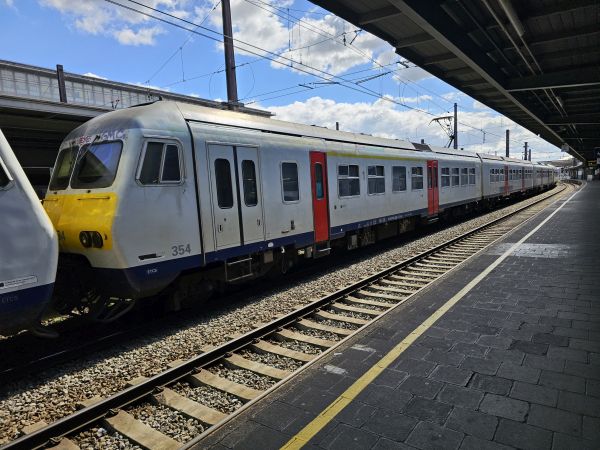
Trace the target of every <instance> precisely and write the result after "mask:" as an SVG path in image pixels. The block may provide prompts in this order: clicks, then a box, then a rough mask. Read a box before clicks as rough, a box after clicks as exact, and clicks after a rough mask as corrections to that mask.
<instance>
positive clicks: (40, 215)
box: [0, 131, 58, 335]
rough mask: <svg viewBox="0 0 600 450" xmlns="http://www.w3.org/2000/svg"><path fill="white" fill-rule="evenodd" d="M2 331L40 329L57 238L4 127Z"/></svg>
mask: <svg viewBox="0 0 600 450" xmlns="http://www.w3.org/2000/svg"><path fill="white" fill-rule="evenodd" d="M0 211H1V212H0V334H10V333H13V332H17V331H19V330H21V329H23V328H31V327H32V324H33V327H34V328H35V329H36V330H37V332H38V333H39V334H45V335H46V334H47V333H50V331H44V330H43V329H41V328H39V329H38V328H37V327H36V324H38V323H39V319H40V317H41V314H42V312H43V311H44V309H45V308H46V306H47V305H48V303H49V301H50V298H51V296H52V289H53V286H54V279H55V276H56V266H57V260H58V239H57V237H56V232H55V230H54V227H53V226H52V223H51V222H50V219H49V218H48V215H47V214H46V212H45V211H44V209H43V207H42V204H41V203H40V201H39V199H38V197H37V195H36V193H35V191H34V189H33V187H32V186H31V184H30V183H29V180H28V179H27V177H26V176H25V173H24V172H23V169H22V168H21V165H20V164H19V162H18V161H17V158H16V157H15V154H14V153H13V151H12V149H11V147H10V145H9V144H8V142H7V141H6V138H5V137H4V134H3V133H2V131H0Z"/></svg>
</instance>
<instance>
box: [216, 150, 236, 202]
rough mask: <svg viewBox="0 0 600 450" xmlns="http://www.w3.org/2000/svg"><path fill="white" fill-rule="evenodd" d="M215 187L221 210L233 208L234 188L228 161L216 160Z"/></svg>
mask: <svg viewBox="0 0 600 450" xmlns="http://www.w3.org/2000/svg"><path fill="white" fill-rule="evenodd" d="M215 185H216V186H217V204H218V205H219V208H221V209H228V208H231V207H233V187H232V185H231V165H230V164H229V160H228V159H224V158H217V159H215Z"/></svg>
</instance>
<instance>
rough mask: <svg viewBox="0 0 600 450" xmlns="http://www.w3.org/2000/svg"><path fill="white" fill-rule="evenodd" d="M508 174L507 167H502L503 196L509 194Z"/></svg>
mask: <svg viewBox="0 0 600 450" xmlns="http://www.w3.org/2000/svg"><path fill="white" fill-rule="evenodd" d="M508 175H509V173H508V166H504V195H508V193H509V189H510V188H509V186H510V185H509V183H510V180H509V176H508Z"/></svg>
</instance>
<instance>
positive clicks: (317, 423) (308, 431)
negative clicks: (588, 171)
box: [281, 186, 585, 450]
mask: <svg viewBox="0 0 600 450" xmlns="http://www.w3.org/2000/svg"><path fill="white" fill-rule="evenodd" d="M584 188H585V186H584V187H583V188H581V189H579V190H578V191H577V192H575V193H574V194H573V195H571V196H570V197H569V198H568V199H567V200H565V201H564V202H563V204H562V205H560V206H559V207H558V208H556V209H555V210H554V211H553V212H552V213H551V214H550V215H549V216H548V217H546V218H545V219H544V220H543V221H542V222H541V223H540V224H539V225H537V226H536V227H535V228H534V229H533V230H531V231H530V232H529V233H527V234H526V235H525V236H523V237H522V238H521V239H520V240H519V241H518V242H516V243H514V244H513V245H512V246H511V247H510V248H509V249H508V250H506V251H505V252H504V253H503V254H502V255H500V256H499V257H498V258H497V259H496V260H495V261H494V262H492V263H491V264H490V265H489V266H488V267H486V268H485V270H484V271H483V272H481V273H480V274H479V275H477V276H476V277H475V278H473V279H472V280H471V281H470V282H469V283H468V284H467V285H466V286H464V287H463V288H462V289H461V290H460V291H458V292H457V293H456V294H455V295H454V296H453V297H452V298H451V299H450V300H448V301H447V302H446V303H444V304H443V305H442V306H441V307H440V308H439V309H437V310H436V311H435V312H434V313H433V314H431V315H430V316H429V317H428V318H427V319H426V320H425V321H424V322H423V323H421V324H420V325H419V326H418V327H417V328H415V329H414V330H413V331H412V332H411V333H410V334H409V335H408V336H406V337H405V338H404V339H403V340H402V341H401V342H400V343H398V344H397V345H396V346H395V347H394V348H392V349H391V350H390V351H389V352H388V353H387V354H386V355H385V356H383V357H382V358H381V359H380V360H379V361H377V363H375V365H373V366H372V367H371V368H370V369H369V370H367V371H366V372H365V373H364V374H363V375H362V376H361V377H360V378H359V379H358V380H356V381H355V382H354V383H353V384H352V385H351V386H350V387H349V388H348V389H346V390H345V391H344V392H343V393H342V394H341V395H340V396H339V397H338V398H336V399H335V400H334V401H333V402H331V403H330V404H329V406H327V408H325V409H324V410H323V411H321V412H320V413H319V415H318V416H317V417H315V418H314V419H313V420H312V421H311V422H310V423H309V424H308V425H306V426H305V427H304V428H303V429H302V430H300V431H299V432H298V433H297V434H296V435H295V436H293V437H292V438H291V439H290V440H289V441H288V442H287V443H285V444H284V445H283V446H282V447H281V448H282V449H284V450H295V449H300V448H302V447H303V446H304V445H306V444H308V442H309V441H310V439H312V438H313V437H314V436H315V435H316V434H317V433H318V432H319V431H321V430H322V429H323V428H324V427H325V426H326V425H327V424H328V423H329V422H331V421H332V420H333V419H334V418H335V416H337V415H338V414H339V413H340V412H341V411H342V410H343V409H344V408H345V407H346V406H348V405H349V404H350V402H352V400H354V399H355V398H356V397H357V396H358V395H359V394H360V393H361V392H362V391H363V390H364V389H365V388H366V387H367V386H369V384H371V383H372V382H373V381H374V380H375V378H377V377H378V376H379V375H380V374H381V372H383V371H384V370H385V369H386V368H387V367H388V366H389V365H390V364H392V363H393V362H394V361H395V360H396V359H397V358H398V357H399V356H400V355H401V354H402V353H403V352H404V351H405V350H406V349H407V348H408V347H410V346H411V345H412V344H413V343H414V342H415V341H416V340H417V339H418V338H419V337H421V336H422V335H423V333H425V332H426V331H427V330H428V329H429V328H431V327H432V326H433V325H434V324H435V323H436V322H437V321H438V320H439V319H440V318H441V317H442V316H443V315H444V314H446V313H447V312H448V311H449V310H450V308H452V307H453V306H454V305H455V304H456V303H458V302H459V301H460V300H461V299H462V298H463V297H464V296H465V295H466V294H468V293H469V292H470V291H471V290H472V289H473V288H474V287H475V286H477V285H478V284H479V283H480V282H481V281H482V280H483V279H484V278H485V277H487V276H488V275H489V274H490V272H491V271H492V270H494V269H495V268H496V267H498V266H499V265H500V264H501V263H502V262H503V261H504V260H505V259H506V258H508V257H509V256H510V255H511V253H513V251H515V250H516V249H517V248H518V247H519V246H520V245H521V244H522V243H523V242H525V241H526V240H527V239H529V238H530V237H531V236H533V235H534V234H535V233H536V232H537V231H539V229H540V228H542V227H543V226H544V225H545V224H546V223H547V222H548V221H549V220H550V219H552V217H554V215H555V214H556V213H558V212H559V211H560V210H561V209H562V208H563V206H565V205H566V204H567V203H569V202H570V201H571V199H572V198H573V197H575V196H576V195H577V194H578V193H579V192H581V191H582V190H583V189H584Z"/></svg>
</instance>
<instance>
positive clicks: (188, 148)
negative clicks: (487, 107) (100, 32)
mask: <svg viewBox="0 0 600 450" xmlns="http://www.w3.org/2000/svg"><path fill="white" fill-rule="evenodd" d="M556 179H557V177H556V173H555V169H554V168H553V167H552V166H544V165H540V164H534V163H531V162H528V161H521V160H516V159H508V158H503V157H495V156H490V155H485V154H476V153H469V152H464V151H455V150H450V149H447V148H434V147H431V146H429V145H425V144H415V143H411V142H408V141H402V140H393V139H383V138H378V137H373V136H369V135H362V134H353V133H347V132H341V131H335V130H330V129H327V128H321V127H316V126H307V125H299V124H293V123H287V122H283V121H279V120H275V119H271V118H265V117H259V116H254V115H248V114H244V113H241V112H234V111H225V110H216V109H210V108H205V107H200V106H195V105H189V104H184V103H176V102H167V101H157V102H154V103H151V104H146V105H140V106H136V107H132V108H128V109H123V110H118V111H113V112H109V113H107V114H104V115H102V116H99V117H96V118H94V119H92V120H90V121H89V122H87V123H85V124H83V125H81V126H80V127H78V128H77V129H75V130H74V131H73V132H71V133H70V134H69V135H68V136H67V138H66V139H65V141H64V142H63V143H62V145H61V147H60V152H59V154H58V158H57V162H56V165H55V169H54V173H53V176H52V179H51V181H50V186H49V189H48V192H47V194H46V197H45V199H44V202H43V203H44V208H45V209H46V211H47V213H48V215H49V216H50V218H51V220H52V223H53V224H54V227H55V228H56V231H57V235H58V239H59V245H60V252H61V264H60V268H59V276H58V281H57V298H59V299H60V302H59V304H58V305H57V308H58V309H59V310H64V311H67V310H70V309H71V308H73V307H76V308H80V309H82V310H85V311H88V312H89V311H91V312H92V313H93V314H94V316H95V317H97V318H98V320H112V319H114V318H115V317H118V316H119V315H121V314H122V313H123V312H125V311H126V310H128V309H129V308H130V307H131V305H132V303H133V302H134V301H135V300H136V299H141V298H145V297H149V296H153V295H156V294H159V293H169V294H171V295H169V297H171V298H175V299H178V298H203V297H207V296H209V295H210V294H211V293H212V292H213V291H214V290H217V289H221V288H223V287H224V286H227V285H229V284H235V283H240V282H242V281H245V280H249V279H252V278H257V277H260V276H262V275H265V274H267V272H270V271H271V272H275V271H277V272H286V271H287V270H288V268H289V267H291V266H292V265H294V264H295V263H296V262H297V261H298V259H299V258H316V257H320V256H325V255H327V254H329V253H330V252H331V250H332V249H333V248H335V247H345V248H348V249H353V248H357V247H360V246H364V245H367V244H370V243H372V242H375V241H376V240H378V239H382V238H385V237H390V236H394V235H397V234H399V233H402V232H404V231H407V230H411V229H413V228H415V227H416V226H417V225H418V224H419V223H422V222H424V221H430V220H433V219H435V218H437V217H440V216H442V215H448V214H455V213H457V212H462V211H465V210H468V209H471V208H475V207H478V206H481V205H484V204H492V203H494V202H496V201H498V200H499V199H502V198H506V197H509V196H515V195H523V194H526V193H530V192H532V191H537V190H542V189H547V188H549V187H551V186H553V185H554V184H555V180H556Z"/></svg>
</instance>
